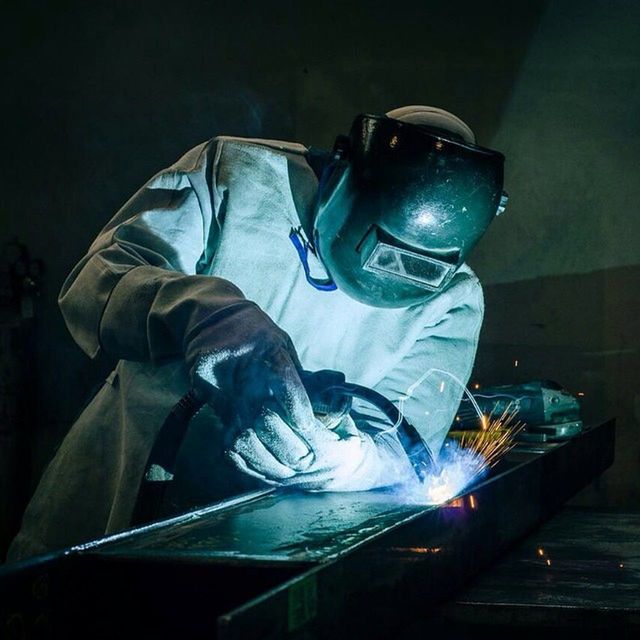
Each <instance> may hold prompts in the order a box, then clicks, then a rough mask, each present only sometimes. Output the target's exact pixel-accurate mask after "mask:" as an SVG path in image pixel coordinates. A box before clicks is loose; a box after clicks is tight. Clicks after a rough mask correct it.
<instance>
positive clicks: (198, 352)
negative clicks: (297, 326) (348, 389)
mask: <svg viewBox="0 0 640 640" xmlns="http://www.w3.org/2000/svg"><path fill="white" fill-rule="evenodd" d="M217 153H218V148H217V147H216V146H215V145H213V144H211V143H207V144H204V145H201V146H200V147H196V148H195V149H193V150H192V151H191V152H189V153H188V154H187V155H186V156H184V157H183V158H182V159H181V160H179V161H178V163H176V164H175V165H174V166H172V167H170V168H169V169H167V170H165V171H162V172H161V173H159V174H158V175H156V176H155V177H154V178H152V179H151V180H150V181H149V182H148V183H147V184H146V185H145V186H144V187H143V188H142V189H141V190H140V191H139V192H138V193H136V194H135V195H134V196H133V197H132V198H131V199H130V200H129V201H128V202H127V203H126V204H125V206H124V207H123V208H122V209H121V210H120V211H119V212H118V213H117V214H116V216H115V217H114V218H113V220H111V222H110V223H109V224H108V225H107V227H106V228H105V229H104V230H103V231H102V232H101V233H100V235H99V236H98V238H97V239H96V240H95V242H94V243H93V245H92V246H91V248H90V250H89V252H88V254H87V256H86V257H85V258H84V259H83V260H82V261H81V262H80V264H79V265H78V266H77V267H76V268H75V269H74V270H73V272H72V273H71V275H70V276H69V277H68V279H67V281H66V282H65V283H64V286H63V288H62V291H61V294H60V298H59V302H60V307H61V309H62V312H63V315H64V317H65V320H66V322H67V326H68V327H69V330H70V331H71V333H72V335H73V337H74V338H75V340H76V342H78V344H79V345H80V346H81V347H82V348H83V350H84V351H85V352H86V353H87V354H88V355H90V356H92V357H95V356H97V354H98V353H99V352H100V351H104V352H106V353H107V354H109V355H111V356H113V357H115V358H118V359H125V360H137V361H151V362H153V363H155V364H159V363H162V362H165V361H167V360H170V359H176V358H185V360H186V362H187V365H188V367H189V369H190V370H191V372H192V377H193V379H194V382H195V383H197V384H202V385H203V386H204V387H207V389H211V390H213V388H215V389H216V390H217V391H218V392H220V393H221V394H222V395H223V396H226V398H232V399H233V400H234V401H235V402H236V403H237V407H238V408H239V409H241V410H244V411H249V412H250V410H251V408H252V407H254V406H259V405H260V404H261V401H262V399H263V398H264V397H272V396H273V397H274V398H275V401H276V404H277V410H278V411H279V413H280V415H282V417H283V418H284V419H285V420H286V421H287V422H288V423H290V424H296V422H298V421H300V422H304V421H312V420H313V415H312V412H311V408H310V406H309V402H308V398H307V396H306V393H305V391H304V388H303V387H302V384H301V382H300V380H299V377H298V374H297V369H298V367H299V362H298V361H297V356H296V353H295V349H294V348H293V345H292V344H291V340H290V339H289V336H288V335H287V334H286V333H285V332H283V331H282V330H281V329H280V328H279V327H277V326H276V325H275V324H274V323H273V322H272V321H271V319H270V318H269V317H268V316H267V315H266V314H265V313H264V312H263V311H262V310H261V309H259V308H258V306H257V305H256V304H255V303H253V302H251V301H249V300H246V299H245V297H244V295H243V293H242V291H240V290H239V289H238V288H237V287H236V286H235V285H234V284H233V283H231V282H229V281H227V280H224V279H222V278H218V277H211V276H208V275H202V274H204V273H206V270H207V268H208V265H209V264H210V261H211V258H212V256H213V254H214V252H215V249H216V246H217V242H218V237H219V233H220V223H219V220H218V216H217V214H216V212H217V211H218V210H219V208H220V204H221V201H222V195H223V194H220V193H218V189H217V187H216V184H215V176H216V162H217V157H218V155H217ZM252 380H255V381H258V382H259V384H249V382H248V381H252ZM236 390H238V392H237V393H235V391H236Z"/></svg>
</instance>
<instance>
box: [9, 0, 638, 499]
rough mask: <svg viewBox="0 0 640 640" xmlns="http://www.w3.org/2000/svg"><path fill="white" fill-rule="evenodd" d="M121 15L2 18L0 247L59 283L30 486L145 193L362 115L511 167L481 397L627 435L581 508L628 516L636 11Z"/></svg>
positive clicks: (442, 7)
mask: <svg viewBox="0 0 640 640" xmlns="http://www.w3.org/2000/svg"><path fill="white" fill-rule="evenodd" d="M128 4H129V6H127V8H125V9H121V10H117V9H114V8H112V7H109V6H108V5H102V4H101V3H100V2H92V3H81V2H50V3H39V2H24V1H23V2H8V3H4V7H5V9H4V13H5V16H4V18H3V20H2V21H1V22H2V27H1V28H2V33H0V35H1V36H2V37H1V38H0V47H2V54H3V55H2V77H3V79H4V82H3V85H4V87H3V91H2V92H0V94H1V95H0V101H1V103H0V104H1V109H2V111H1V113H2V123H3V154H2V160H1V162H2V165H3V166H2V172H1V175H2V184H3V190H2V191H3V198H2V201H0V241H5V240H8V239H11V238H13V237H16V236H17V237H18V238H20V240H21V241H22V242H24V243H26V244H27V245H28V246H29V248H30V250H31V253H32V255H33V256H35V257H40V258H42V259H43V260H44V261H45V263H46V268H47V270H46V274H45V277H44V281H43V288H42V293H41V296H40V299H39V302H38V316H37V329H36V350H35V354H36V355H35V357H34V358H33V360H32V363H31V366H32V371H33V374H34V389H33V395H34V397H35V398H36V399H37V405H38V412H37V420H36V423H35V429H34V431H33V434H32V436H31V441H30V446H29V451H30V464H31V474H30V476H31V483H33V482H35V481H36V480H37V478H38V477H39V474H40V472H41V470H42V467H43V465H44V464H45V463H46V461H47V460H48V459H49V458H50V457H51V455H52V452H53V450H54V448H55V446H56V444H57V443H58V442H59V441H60V439H61V438H62V437H63V436H64V434H65V433H66V431H67V430H68V428H69V426H70V424H71V423H72V421H73V419H74V417H75V415H76V414H77V412H78V411H79V409H80V408H81V406H82V403H83V401H84V400H85V399H86V397H87V394H89V392H90V390H91V388H92V387H93V386H94V385H95V384H96V383H98V382H99V381H100V380H101V379H102V378H103V377H104V375H105V372H106V371H108V369H109V368H110V366H111V365H112V363H109V362H105V361H99V362H90V361H89V360H88V359H87V358H86V357H85V356H84V355H83V354H82V353H81V352H80V350H79V349H78V348H77V347H76V346H75V344H74V343H73V342H72V340H71V338H70V337H69V336H68V334H67V332H66V329H65V328H64V325H63V322H62V319H61V316H60V314H59V312H58V310H57V306H56V295H57V292H58V290H59V288H60V286H61V284H62V282H63V279H64V278H65V276H66V274H67V273H68V272H69V270H70V269H71V267H72V266H73V264H74V263H75V262H76V261H77V260H78V259H79V258H80V257H81V256H82V255H83V253H84V252H85V251H86V249H87V247H88V245H89V244H90V242H91V241H92V239H93V238H94V236H95V235H96V233H97V232H98V230H99V229H100V227H101V226H102V225H103V224H104V223H105V222H106V221H107V220H108V219H109V218H110V217H111V215H112V214H113V213H114V212H115V211H116V210H117V208H118V207H119V206H120V205H121V204H122V203H123V202H124V201H125V200H126V199H127V198H128V197H129V196H130V195H131V193H132V192H133V191H134V190H135V189H136V188H137V187H138V186H139V185H140V184H142V183H143V182H144V181H145V180H146V179H147V178H148V177H150V176H151V175H152V174H153V173H155V172H156V171H157V170H159V169H161V168H163V167H165V166H167V165H168V164H170V163H172V162H173V161H174V160H175V159H176V158H177V157H179V156H180V155H181V154H182V153H183V152H184V151H185V150H187V149H189V148H191V147H192V146H194V145H195V144H197V143H199V142H201V141H203V140H206V139H208V138H210V137H212V136H214V135H217V134H223V133H224V134H236V135H246V136H263V137H270V138H284V139H295V140H299V141H301V142H305V143H307V144H313V145H316V146H327V145H330V144H331V143H332V140H333V137H334V136H335V134H336V133H338V132H342V131H345V129H346V128H347V127H348V125H349V123H350V120H351V119H352V117H353V116H354V115H355V114H356V113H358V112H362V111H368V112H383V111H386V110H388V109H391V108H393V107H396V106H400V105H403V104H416V103H417V104H433V105H438V106H442V107H444V108H447V109H449V110H451V111H453V112H454V113H456V114H458V115H460V116H461V117H462V118H463V119H465V120H466V121H467V122H468V123H469V124H470V125H471V126H472V128H473V129H474V130H475V131H476V134H477V137H478V139H479V141H480V142H481V143H484V144H486V145H487V146H493V147H495V148H498V149H500V150H502V151H504V152H505V153H506V155H507V158H508V164H507V188H508V190H509V192H510V194H511V196H512V198H511V203H510V208H509V212H508V215H505V216H504V217H503V218H501V219H499V220H498V221H497V222H496V223H495V225H494V226H493V228H492V229H491V231H490V232H489V234H488V236H487V238H486V239H485V240H484V241H483V243H482V245H481V247H479V249H478V250H477V252H476V254H475V256H474V257H473V259H472V260H471V264H472V266H473V267H474V268H475V269H476V270H477V272H478V274H479V276H480V277H481V279H482V280H483V282H484V283H485V285H486V289H485V291H486V299H487V315H486V322H485V327H484V330H483V334H482V342H481V347H480V351H479V355H478V360H477V366H476V372H475V373H474V379H475V380H479V381H480V382H482V383H483V384H488V383H492V382H509V381H517V380H525V379H532V378H539V377H545V378H555V379H557V380H559V381H560V382H562V383H564V384H565V385H566V386H567V387H568V388H570V389H571V390H573V391H581V392H583V393H585V415H586V416H587V417H588V418H589V419H596V418H597V417H600V416H610V415H618V416H619V418H620V430H619V447H618V458H617V462H616V465H615V467H614V468H613V469H612V470H610V471H609V472H608V473H607V474H606V475H605V476H604V478H603V479H602V480H601V481H599V483H598V484H597V485H596V486H595V487H592V488H591V489H589V490H588V491H587V492H585V493H584V494H583V495H582V496H581V498H580V499H581V500H582V501H587V502H592V503H594V502H600V503H610V504H618V505H632V504H635V505H637V503H638V498H639V497H640V483H639V482H638V479H637V476H638V471H639V469H640V437H639V433H638V426H639V421H640V416H639V414H640V400H639V396H638V342H639V339H638V322H637V318H638V311H640V309H639V302H638V300H639V296H638V288H639V287H638V283H639V278H638V275H639V267H638V263H639V262H640V260H639V257H640V246H639V245H640V239H639V238H640V234H639V231H640V229H639V225H640V223H639V220H640V218H639V216H638V205H637V202H638V201H639V196H640V193H639V191H640V180H638V161H639V160H640V136H639V133H640V131H639V128H640V127H639V124H638V123H639V122H640V113H639V111H640V87H639V82H640V80H639V78H640V73H639V71H640V45H639V44H638V43H639V42H640V4H639V3H636V2H633V1H632V0H629V1H623V0H621V1H618V2H615V3H608V2H604V1H602V2H598V1H596V0H533V1H530V2H517V3H515V2H489V1H478V0H476V1H475V2H471V1H462V0H454V1H450V2H447V3H442V2H435V1H424V0H423V1H417V0H407V1H405V2H404V3H402V4H401V5H390V4H389V3H388V2H378V1H371V0H370V1H368V2H356V1H355V0H354V1H350V2H335V3H330V4H329V3H307V2H288V1H280V2H269V1H260V2H259V1H250V2H244V3H241V2H229V1H226V0H225V1H223V2H204V1H199V2H198V1H194V2H184V3H177V2H168V1H166V0H158V1H156V2H148V1H146V0H142V1H140V2H136V3H128ZM515 359H518V361H519V367H518V368H517V369H515V368H514V367H513V362H514V360H515Z"/></svg>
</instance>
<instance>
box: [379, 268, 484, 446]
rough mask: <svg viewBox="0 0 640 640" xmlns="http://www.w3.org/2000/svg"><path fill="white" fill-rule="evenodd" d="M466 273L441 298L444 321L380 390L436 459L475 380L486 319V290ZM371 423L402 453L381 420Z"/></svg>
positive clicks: (428, 329)
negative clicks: (478, 350) (476, 361)
mask: <svg viewBox="0 0 640 640" xmlns="http://www.w3.org/2000/svg"><path fill="white" fill-rule="evenodd" d="M467 271H468V273H465V274H461V275H462V276H463V277H462V278H461V279H460V281H459V283H458V284H457V286H456V287H454V288H453V289H452V290H450V291H447V292H445V293H443V294H441V296H442V300H440V301H438V303H439V304H441V305H443V307H442V312H441V313H439V318H438V319H437V320H436V321H435V322H433V323H430V324H428V326H426V327H425V328H424V329H423V331H422V333H421V335H420V337H419V339H418V340H417V341H416V343H415V344H414V346H413V348H412V349H411V351H410V352H409V353H408V354H407V355H406V356H405V357H404V358H403V359H402V360H401V361H400V363H399V364H398V365H396V366H395V367H394V369H393V370H392V371H390V372H389V373H388V374H387V375H386V376H385V377H384V379H383V380H382V381H381V382H380V383H378V384H377V385H376V387H375V390H376V391H378V392H380V393H381V394H382V395H384V396H385V397H387V398H389V399H390V400H391V401H393V402H394V403H395V404H396V406H398V407H399V408H400V410H401V411H402V412H403V414H404V415H405V416H406V418H407V419H408V420H409V422H410V423H411V424H412V425H413V426H414V427H415V428H416V429H417V430H418V432H419V433H420V435H421V436H422V438H423V439H424V440H425V442H426V443H427V444H428V445H429V447H430V449H431V451H432V452H433V453H434V454H435V455H437V454H438V452H439V451H440V448H441V446H442V443H443V441H444V439H445V437H446V435H447V433H448V431H449V428H450V426H451V424H452V422H453V420H454V418H455V414H456V411H457V409H458V406H459V404H460V400H461V398H462V394H463V390H464V387H465V386H466V384H467V382H468V380H469V376H470V375H471V370H472V369H473V363H474V359H475V354H476V350H477V346H478V338H479V334H480V328H481V326H482V319H483V315H484V300H483V295H482V287H481V285H480V283H479V281H478V279H477V278H476V276H475V275H474V274H473V272H471V270H470V269H468V268H467ZM367 422H368V424H369V426H370V427H374V431H373V433H374V438H376V439H381V438H382V439H384V440H385V441H388V442H386V445H387V446H388V447H390V448H395V449H396V450H397V451H401V447H400V443H399V442H398V441H397V438H396V437H395V435H394V433H393V432H392V431H389V430H388V429H385V428H383V427H382V424H381V423H380V421H379V419H376V417H375V416H374V415H369V416H367ZM376 422H377V423H378V424H376ZM385 424H386V423H385ZM376 427H377V428H376ZM370 432H371V431H370Z"/></svg>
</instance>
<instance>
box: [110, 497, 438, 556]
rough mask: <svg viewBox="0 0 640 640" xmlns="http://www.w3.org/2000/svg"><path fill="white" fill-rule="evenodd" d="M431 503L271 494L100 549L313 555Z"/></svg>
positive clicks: (338, 548) (347, 546)
mask: <svg viewBox="0 0 640 640" xmlns="http://www.w3.org/2000/svg"><path fill="white" fill-rule="evenodd" d="M432 508H434V507H428V506H424V505H416V504H413V505H412V504H406V500H404V499H403V498H402V497H400V496H398V495H397V494H395V493H393V492H389V491H367V492H361V493H318V494H310V493H294V492H288V493H280V492H278V493H272V494H270V495H268V496H264V497H261V498H260V499H259V500H251V501H248V502H246V503H245V504H239V505H235V506H232V507H230V508H227V509H224V510H222V511H219V512H214V513H210V514H206V515H204V516H203V517H200V518H197V519H194V520H191V521H186V522H183V523H181V524H178V525H174V526H172V527H164V528H160V529H156V530H152V531H149V532H147V533H140V534H137V535H136V536H135V539H126V540H122V541H121V542H118V541H115V542H113V543H111V544H109V545H108V547H106V548H103V549H102V550H101V553H107V554H116V555H127V554H128V552H129V551H130V552H132V553H135V555H136V556H138V557H140V556H145V555H147V554H149V555H154V556H155V557H159V556H160V557H162V556H164V557H194V558H195V557H197V558H198V559H199V560H206V559H207V558H209V559H217V558H219V559H238V560H253V561H256V560H257V561H260V560H262V561H269V562H278V561H288V562H290V561H299V562H318V561H320V560H330V559H333V558H335V557H337V556H338V555H340V553H342V552H345V551H347V550H351V549H353V548H354V547H356V546H357V545H358V544H360V543H362V542H365V541H366V540H369V539H370V538H371V537H374V536H375V535H376V534H379V533H381V532H383V531H386V530H389V528H391V527H394V526H397V525H399V524H400V523H402V522H404V521H406V519H407V518H411V517H413V516H415V515H417V514H420V513H424V512H425V511H427V510H430V509H432Z"/></svg>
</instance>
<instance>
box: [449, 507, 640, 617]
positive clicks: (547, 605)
mask: <svg viewBox="0 0 640 640" xmlns="http://www.w3.org/2000/svg"><path fill="white" fill-rule="evenodd" d="M462 609H466V610H467V612H468V613H469V614H471V615H473V616H474V618H476V619H477V616H481V615H482V612H483V611H486V612H487V614H488V615H489V616H490V617H491V619H492V621H493V622H496V621H497V617H498V616H499V615H500V611H501V610H502V611H504V614H505V615H508V617H509V620H511V621H513V620H514V616H516V618H520V617H522V616H523V615H526V616H531V615H536V610H537V614H539V615H542V616H543V618H544V619H545V620H547V621H548V620H549V619H551V618H550V617H553V616H556V615H560V614H561V612H560V609H576V610H579V611H582V612H584V611H585V610H594V611H595V610H603V609H607V610H609V611H612V610H618V611H626V612H635V613H640V512H631V513H629V512H618V511H612V510H596V509H585V508H577V507H573V508H572V507H566V508H565V509H564V510H563V511H561V512H560V513H559V514H558V515H557V516H556V517H555V518H553V519H552V520H551V521H550V522H548V523H547V524H545V525H544V526H542V527H541V528H540V529H539V530H538V531H536V532H535V533H533V534H532V535H530V536H529V537H528V538H527V539H526V540H525V541H524V542H522V543H521V544H520V545H519V546H518V547H516V548H515V549H514V550H513V551H512V552H510V553H509V554H508V555H507V556H506V557H505V558H504V559H503V560H502V561H500V562H499V563H497V564H496V565H495V566H494V567H493V568H492V570H491V571H490V572H487V573H485V574H484V575H482V576H481V577H480V578H479V579H478V580H477V581H476V582H475V583H474V584H472V585H471V587H470V588H469V589H468V590H466V591H465V592H464V593H462V594H461V595H459V596H458V597H457V598H456V602H455V604H454V605H452V607H451V612H452V613H453V612H457V613H462ZM471 612H472V613H471ZM523 622H524V620H523ZM638 622H639V620H638V619H636V624H637V623H638Z"/></svg>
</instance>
